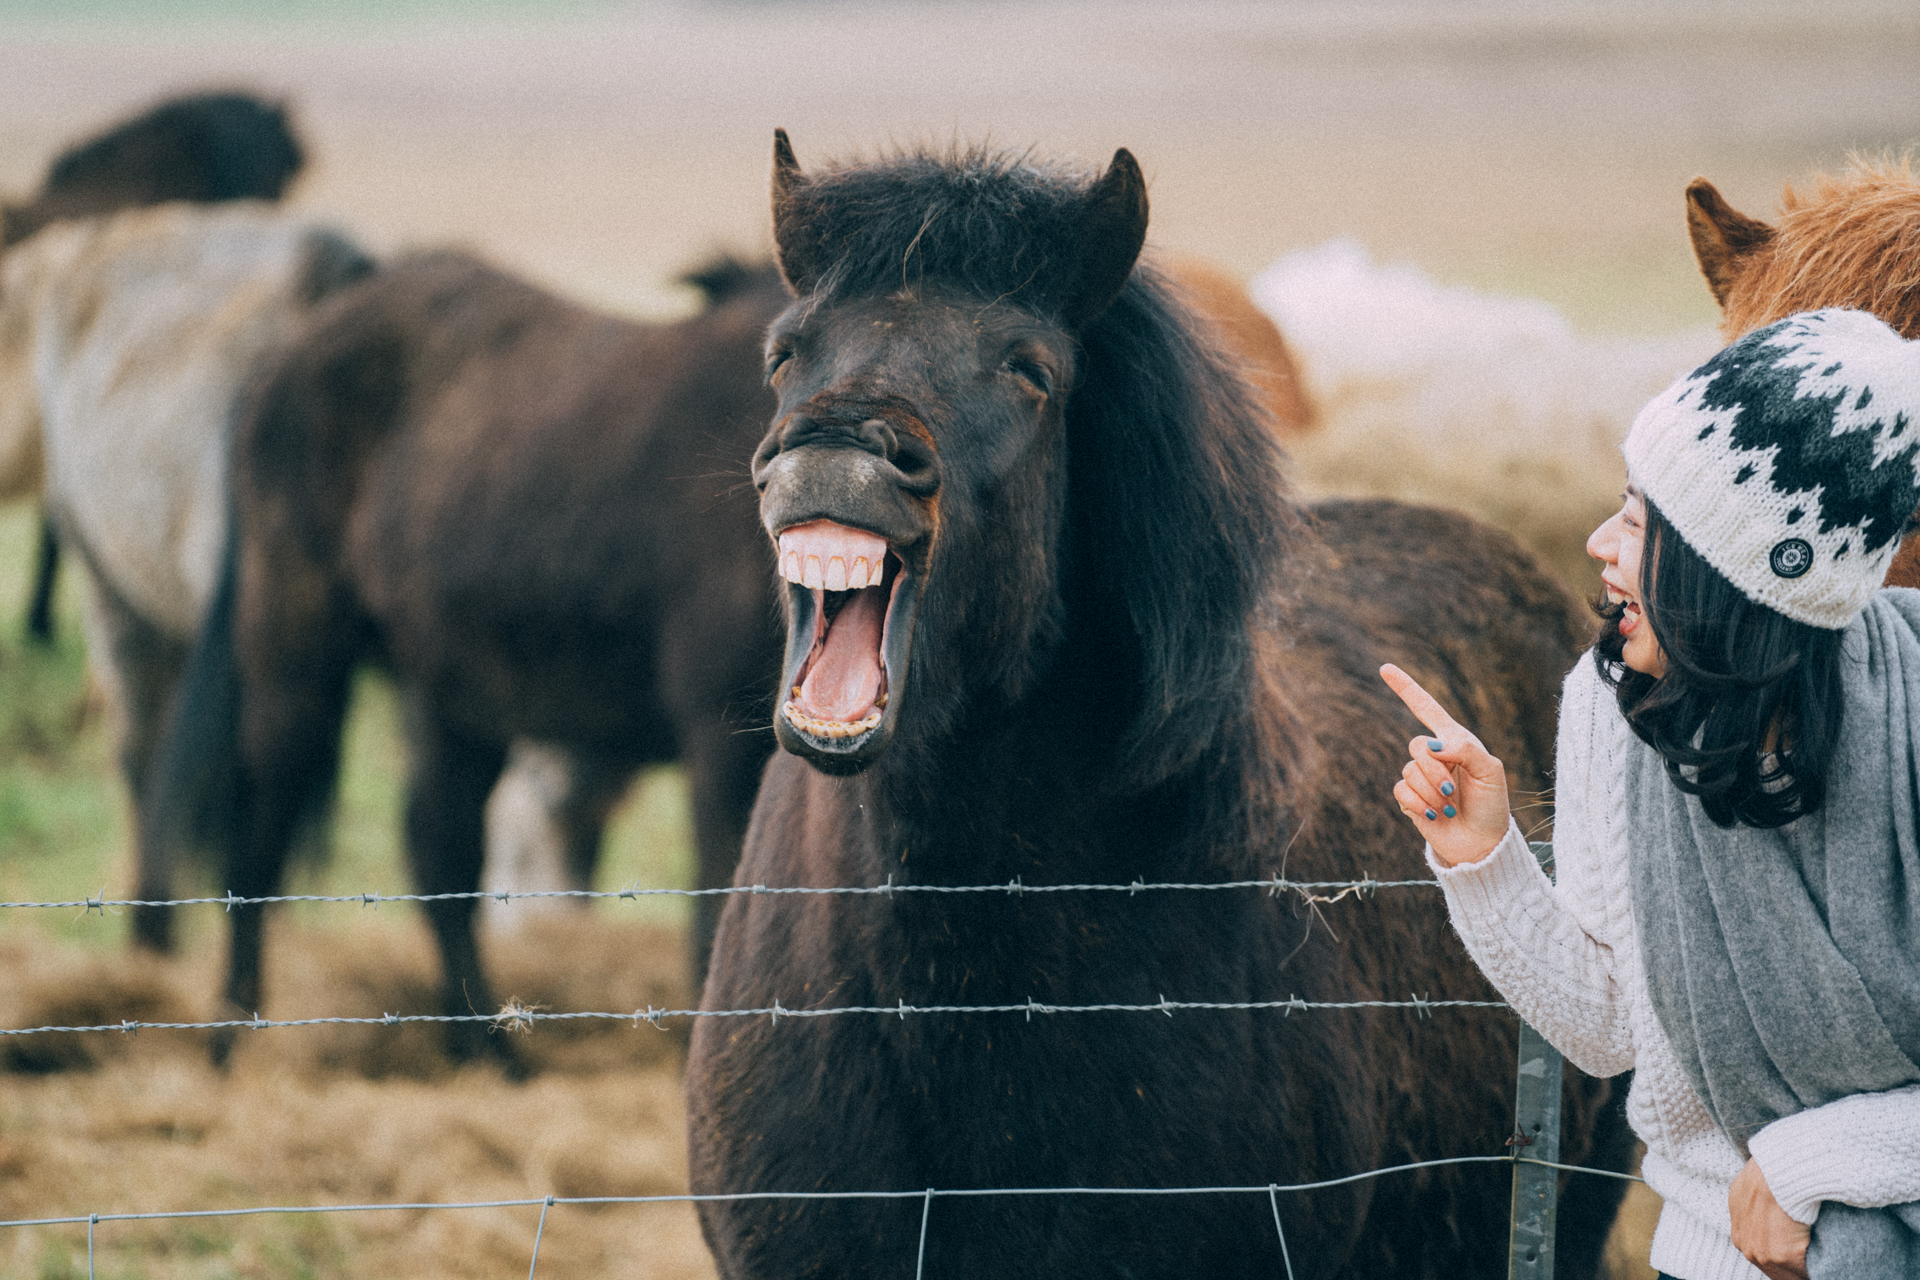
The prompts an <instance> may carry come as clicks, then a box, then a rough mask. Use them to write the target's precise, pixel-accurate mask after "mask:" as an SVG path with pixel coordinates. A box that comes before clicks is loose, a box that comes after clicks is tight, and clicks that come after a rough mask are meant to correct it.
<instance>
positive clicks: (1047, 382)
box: [1005, 356, 1053, 396]
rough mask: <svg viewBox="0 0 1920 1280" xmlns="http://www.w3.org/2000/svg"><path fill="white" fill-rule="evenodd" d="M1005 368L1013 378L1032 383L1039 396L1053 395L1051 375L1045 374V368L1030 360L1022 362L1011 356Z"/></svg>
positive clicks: (1017, 357) (1018, 358) (1020, 359)
mask: <svg viewBox="0 0 1920 1280" xmlns="http://www.w3.org/2000/svg"><path fill="white" fill-rule="evenodd" d="M1005 367H1006V370H1007V372H1008V373H1011V374H1012V375H1013V376H1014V377H1016V378H1021V379H1024V380H1025V381H1027V382H1030V383H1032V384H1033V386H1034V388H1035V390H1037V391H1039V393H1040V394H1041V395H1043V396H1046V395H1052V394H1053V375H1052V374H1050V373H1048V372H1047V370H1046V368H1045V366H1043V365H1039V364H1036V363H1034V362H1033V361H1031V360H1023V359H1022V358H1020V357H1019V356H1011V357H1009V358H1008V360H1007V363H1006V366H1005Z"/></svg>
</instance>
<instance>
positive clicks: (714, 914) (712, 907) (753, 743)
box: [682, 720, 767, 994]
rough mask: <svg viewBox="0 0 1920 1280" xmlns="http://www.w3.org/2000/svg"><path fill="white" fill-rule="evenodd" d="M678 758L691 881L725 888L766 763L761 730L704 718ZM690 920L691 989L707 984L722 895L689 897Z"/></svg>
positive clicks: (722, 905) (688, 940) (764, 740)
mask: <svg viewBox="0 0 1920 1280" xmlns="http://www.w3.org/2000/svg"><path fill="white" fill-rule="evenodd" d="M685 741H686V744H687V749H686V751H685V753H684V755H683V757H682V759H683V762H684V765H685V768H686V772H687V788H688V791H689V792H690V796H691V800H692V805H693V837H694V845H695V851H696V854H697V858H698V865H697V866H696V867H695V884H696V887H698V888H701V889H724V888H726V887H727V886H728V885H730V884H732V883H733V871H734V868H735V866H737V865H738V864H739V862H740V848H741V846H742V845H743V844H744V843H745V842H746V838H747V819H748V818H749V817H750V816H751V815H752V813H753V799H754V796H755V795H756V794H757V793H758V792H759V789H760V773H761V770H762V769H763V768H764V767H765V765H766V760H767V743H766V739H765V737H764V736H762V735H758V734H752V733H742V732H741V731H740V730H739V728H738V727H737V726H735V725H733V724H730V723H728V722H726V721H724V720H723V721H721V722H719V723H708V724H703V725H701V726H699V727H698V728H697V729H694V730H692V731H691V732H689V733H688V734H687V735H686V737H685ZM693 902H694V908H693V921H692V924H691V926H690V927H689V929H688V931H687V972H688V976H689V978H690V980H691V981H692V983H693V990H694V992H695V993H696V994H698V993H699V991H700V990H701V989H702V988H703V987H704V986H705V985H706V981H707V963H708V961H709V959H710V958H711V957H712V954H713V935H714V931H715V930H716V929H717V928H718V927H719V925H720V909H721V908H722V907H724V906H725V905H726V898H725V897H724V896H723V895H721V894H712V895H709V896H706V897H700V898H695V899H694V900H693Z"/></svg>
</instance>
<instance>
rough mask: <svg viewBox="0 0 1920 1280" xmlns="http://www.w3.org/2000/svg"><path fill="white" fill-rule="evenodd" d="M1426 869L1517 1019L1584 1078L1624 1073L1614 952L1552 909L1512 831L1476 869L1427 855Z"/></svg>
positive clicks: (1629, 1042)
mask: <svg viewBox="0 0 1920 1280" xmlns="http://www.w3.org/2000/svg"><path fill="white" fill-rule="evenodd" d="M1427 862H1428V864H1429V865H1430V866H1431V867H1432V868H1433V871H1434V874H1435V876H1437V877H1438V878H1439V881H1440V887H1441V888H1442V889H1444V890H1445V891H1446V895H1447V914H1448V915H1449V916H1451V917H1452V920H1453V927H1454V930H1455V931H1456V932H1457V933H1459V935H1460V940H1461V941H1462V942H1464V943H1465V944H1466V947H1467V952H1468V954H1470V955H1471V956H1472V957H1473V959H1474V963H1476V964H1478V965H1479V966H1480V969H1481V972H1483V973H1485V974H1486V975H1487V978H1488V980H1489V981H1490V982H1492V983H1493V985H1494V986H1495V987H1497V988H1499V990H1500V994H1501V995H1503V996H1505V997H1506V998H1507V1001H1508V1003H1510V1004H1512V1005H1513V1007H1514V1008H1515V1009H1516V1010H1518V1011H1519V1013H1520V1016H1521V1017H1523V1018H1525V1019H1526V1020H1527V1021H1528V1022H1529V1023H1531V1024H1532V1025H1533V1026H1534V1027H1535V1028H1536V1029H1537V1030H1538V1031H1539V1032H1540V1034H1541V1035H1543V1036H1545V1037H1546V1038H1547V1040H1548V1042H1549V1043H1551V1044H1552V1045H1553V1046H1554V1047H1555V1048H1557V1049H1559V1050H1560V1052H1561V1053H1564V1054H1565V1055H1566V1056H1567V1057H1568V1059H1569V1060H1571V1061H1572V1062H1573V1064H1574V1065H1575V1066H1577V1067H1579V1068H1580V1069H1581V1070H1582V1071H1584V1072H1586V1073H1587V1074H1588V1075H1591V1076H1613V1075H1618V1074H1620V1073H1621V1072H1622V1071H1626V1070H1629V1069H1631V1068H1632V1066H1633V1037H1632V1035H1631V1033H1630V1031H1629V1029H1628V1023H1627V1004H1628V1002H1627V997H1626V993H1625V992H1624V991H1622V990H1621V987H1620V984H1619V983H1618V982H1617V981H1616V980H1615V978H1614V971H1613V970H1614V966H1613V950H1612V948H1610V947H1608V946H1606V945H1605V944H1604V943H1602V942H1600V941H1599V940H1598V939H1596V938H1595V937H1594V936H1593V935H1592V934H1590V933H1588V932H1587V931H1586V930H1585V929H1583V928H1582V927H1581V925H1580V922H1579V920H1578V919H1577V918H1576V917H1575V915H1574V913H1573V912H1572V911H1571V910H1569V909H1568V907H1567V906H1566V904H1565V903H1563V902H1561V901H1560V900H1559V898H1558V897H1557V896H1556V894H1555V891H1554V886H1553V882H1552V881H1551V880H1548V879H1547V876H1546V873H1545V872H1544V871H1542V870H1541V869H1540V864H1539V863H1538V862H1536V861H1535V860H1534V856H1533V851H1532V850H1531V849H1530V848H1528V847H1527V842H1526V840H1525V839H1524V838H1523V837H1522V836H1521V834H1520V828H1519V827H1518V826H1516V825H1514V824H1513V823H1511V822H1510V823H1508V826H1507V834H1506V837H1505V838H1504V839H1502V840H1501V841H1500V843H1499V845H1497V846H1496V847H1495V848H1494V851H1493V852H1492V853H1490V854H1488V855H1487V856H1486V857H1485V858H1482V859H1481V860H1480V861H1478V862H1471V863H1462V864H1460V865H1459V866H1454V867H1447V866H1443V865H1441V864H1440V862H1439V861H1438V860H1437V859H1435V858H1434V856H1433V851H1432V849H1428V851H1427Z"/></svg>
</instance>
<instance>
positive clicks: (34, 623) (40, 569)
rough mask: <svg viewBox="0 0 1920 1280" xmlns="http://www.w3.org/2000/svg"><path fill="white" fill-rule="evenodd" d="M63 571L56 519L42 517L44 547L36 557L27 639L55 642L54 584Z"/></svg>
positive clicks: (28, 611) (41, 529) (41, 540)
mask: <svg viewBox="0 0 1920 1280" xmlns="http://www.w3.org/2000/svg"><path fill="white" fill-rule="evenodd" d="M59 573H60V537H59V535H58V534H56V533H55V532H54V530H53V521H52V520H51V519H49V518H48V517H46V516H44V515H43V516H41V517H40V549H39V554H38V555H37V556H35V558H34V569H33V597H32V599H30V600H29V601H28V603H27V639H28V640H30V641H32V642H33V643H34V644H51V643H53V587H54V583H55V582H56V581H57V580H58V577H59Z"/></svg>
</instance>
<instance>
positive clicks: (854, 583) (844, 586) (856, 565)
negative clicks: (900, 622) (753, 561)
mask: <svg viewBox="0 0 1920 1280" xmlns="http://www.w3.org/2000/svg"><path fill="white" fill-rule="evenodd" d="M886 562H887V544H886V541H885V540H884V539H882V538H880V537H878V536H876V535H874V534H871V533H867V532H865V531H863V530H860V529H849V528H846V527H845V526H843V525H836V524H833V523H832V522H831V521H826V520H814V521H811V522H809V523H807V524H803V525H799V526H797V527H796V528H792V529H789V530H787V531H786V532H785V533H783V534H781V535H780V576H781V577H783V578H785V579H786V580H787V581H789V582H792V583H797V584H798V585H800V586H803V587H806V588H808V589H810V590H814V591H858V590H860V589H861V588H863V587H877V586H879V585H880V583H881V581H882V580H883V578H884V577H885V576H886Z"/></svg>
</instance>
